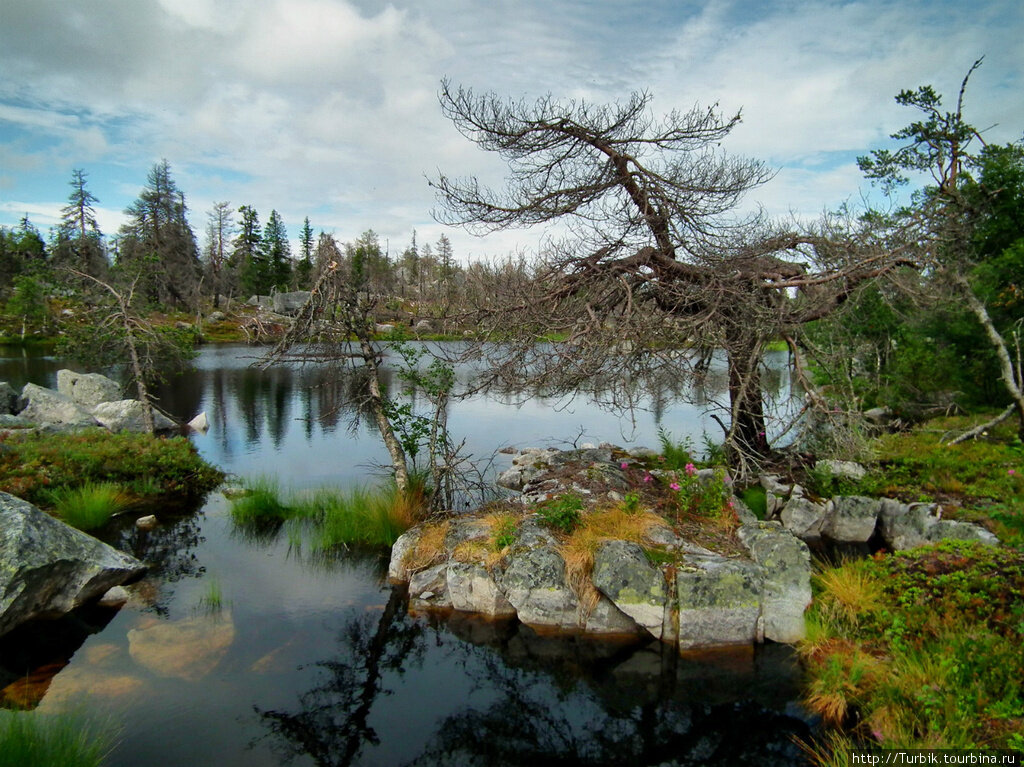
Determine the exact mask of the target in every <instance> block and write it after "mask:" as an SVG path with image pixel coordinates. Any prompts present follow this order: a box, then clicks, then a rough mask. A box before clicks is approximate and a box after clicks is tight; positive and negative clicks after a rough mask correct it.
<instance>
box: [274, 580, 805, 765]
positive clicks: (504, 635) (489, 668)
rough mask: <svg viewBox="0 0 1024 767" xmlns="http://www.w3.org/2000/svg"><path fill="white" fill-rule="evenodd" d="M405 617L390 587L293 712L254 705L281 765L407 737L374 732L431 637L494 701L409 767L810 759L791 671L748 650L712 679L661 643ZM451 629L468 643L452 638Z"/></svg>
mask: <svg viewBox="0 0 1024 767" xmlns="http://www.w3.org/2000/svg"><path fill="white" fill-rule="evenodd" d="M404 613H405V610H404V607H403V600H402V598H401V597H400V595H399V593H398V592H397V591H396V592H393V593H392V595H391V598H390V600H389V601H388V604H387V606H386V607H385V609H384V612H383V613H382V614H381V615H380V617H379V619H378V620H377V621H376V623H375V624H374V623H373V622H372V621H371V620H370V619H368V618H366V617H365V616H364V617H355V618H353V619H352V620H351V621H350V623H349V624H348V625H347V626H346V627H345V628H344V629H343V631H342V632H341V634H340V638H339V648H338V652H337V655H336V658H335V659H332V660H330V661H324V662H321V663H318V664H317V666H318V667H320V668H321V669H324V670H325V671H326V672H327V677H326V679H325V680H323V681H322V682H321V683H320V684H318V685H317V686H316V687H314V688H313V689H311V690H310V691H308V692H306V693H303V694H302V695H301V696H300V697H299V710H298V711H295V712H286V711H280V710H277V711H260V710H258V709H257V712H258V713H259V715H260V717H261V719H262V720H263V723H264V725H266V727H267V728H268V729H269V731H270V733H271V734H272V735H273V736H275V738H276V739H277V741H278V743H277V745H278V748H279V749H280V751H281V754H282V756H284V757H285V758H286V759H289V760H290V759H293V758H296V757H299V756H301V755H308V756H309V757H311V758H312V760H313V762H314V763H315V764H317V765H321V766H323V765H330V766H331V767H338V766H340V765H350V764H357V763H359V762H360V759H361V758H364V757H365V758H366V759H367V761H372V755H369V754H365V753H364V749H365V748H366V747H367V746H375V745H378V744H379V743H380V741H381V739H382V738H384V737H392V738H398V737H401V735H400V733H396V732H389V733H378V732H376V731H374V729H373V728H372V727H371V726H370V724H369V723H368V722H369V717H370V715H371V711H372V709H373V708H374V706H375V705H384V704H383V703H381V702H380V700H379V696H381V695H382V694H384V695H387V694H388V693H390V692H399V693H400V690H397V689H396V690H389V689H388V687H387V685H386V683H385V679H386V677H389V678H390V679H391V680H394V677H393V676H389V675H393V674H398V673H401V672H402V671H403V670H405V669H408V668H409V667H410V666H411V665H412V664H413V663H414V662H417V661H422V658H423V655H422V653H424V652H425V644H426V643H427V642H428V641H430V637H431V636H433V639H434V641H432V642H431V644H436V645H437V646H438V647H443V646H445V645H447V647H448V648H449V649H448V653H449V657H448V658H447V659H446V660H445V661H444V665H445V666H446V667H451V668H453V669H455V668H459V669H460V672H459V673H463V672H462V671H461V670H462V669H465V672H464V673H467V674H468V675H469V677H470V679H471V681H472V682H473V686H474V688H475V689H476V690H478V691H480V692H481V693H483V694H482V696H480V697H479V698H478V699H480V700H484V701H486V702H485V703H482V704H480V705H472V704H467V705H466V706H465V708H463V709H461V710H458V711H455V712H454V713H452V714H450V715H448V716H447V717H445V718H444V719H442V720H441V721H440V723H439V724H438V726H437V728H436V729H435V731H434V734H433V735H432V736H431V738H430V739H429V741H427V742H426V743H424V744H423V750H422V752H421V753H420V754H419V756H417V757H416V758H414V759H413V760H412V761H410V762H409V763H408V764H409V765H415V767H427V766H428V765H429V766H438V765H459V767H462V766H463V765H523V764H529V765H537V766H538V767H539V766H541V765H604V764H616V765H619V764H626V765H661V764H665V765H723V766H724V765H730V767H731V765H736V764H759V765H766V766H767V767H783V766H787V767H788V766H790V765H798V764H804V761H803V759H802V757H801V755H800V752H799V749H798V748H797V747H796V746H795V745H794V744H793V743H792V741H791V736H792V735H794V734H796V735H800V736H804V737H806V735H807V734H808V733H807V727H806V726H805V725H804V724H803V723H802V722H800V721H799V720H797V719H793V718H791V717H788V716H786V715H784V714H782V713H779V709H781V708H782V707H783V704H784V703H785V702H786V701H787V700H789V699H791V698H792V697H795V694H796V689H795V680H794V677H793V676H792V674H790V673H789V669H788V667H787V668H786V669H785V670H782V671H779V672H777V673H774V674H773V672H772V670H771V669H769V670H768V671H762V672H760V673H759V674H758V675H754V665H755V661H754V656H753V655H747V656H741V657H743V658H745V659H746V664H747V665H746V666H743V667H742V668H741V669H739V670H738V671H737V670H736V669H733V670H726V671H719V672H716V673H718V675H719V676H718V677H715V673H712V672H708V671H707V670H706V669H705V668H704V666H703V665H701V664H693V665H692V666H691V667H690V668H689V669H683V668H680V669H677V668H675V664H674V663H668V664H665V663H663V658H662V657H661V655H662V654H661V652H660V651H659V649H658V648H657V646H655V649H653V650H652V649H651V648H647V649H646V650H640V651H638V652H636V651H634V648H628V647H624V646H621V645H615V644H612V643H607V642H595V641H589V640H580V639H576V640H559V639H551V638H543V637H538V636H537V635H535V634H534V633H533V632H532V631H530V630H529V629H527V628H525V627H522V626H520V625H518V624H515V623H511V624H508V623H506V624H483V623H480V622H470V621H467V622H465V623H464V624H463V625H461V626H459V625H457V620H456V625H453V624H452V623H443V622H437V621H435V622H434V623H435V625H434V627H433V628H432V629H430V630H429V631H428V630H427V629H426V627H424V626H423V625H422V624H421V623H417V622H412V621H410V620H408V619H406V618H405V614H404ZM449 628H452V629H453V630H454V631H455V632H456V633H458V634H459V635H462V636H464V637H467V638H469V639H470V640H471V641H466V640H463V639H457V640H456V641H454V642H451V641H449V642H445V641H444V640H443V635H444V634H445V633H449V632H448V629H449ZM669 652H671V650H669ZM674 657H675V656H674V655H673V658H674ZM711 665H714V664H711ZM782 665H785V664H781V665H780V668H781V666H782ZM741 666H742V664H741ZM695 669H696V670H695ZM392 684H393V682H392ZM765 701H769V702H770V704H771V705H765V703H764V702H765ZM429 704H430V701H424V705H429ZM379 716H380V712H379V711H378V717H379ZM383 718H384V719H385V720H386V719H387V717H383Z"/></svg>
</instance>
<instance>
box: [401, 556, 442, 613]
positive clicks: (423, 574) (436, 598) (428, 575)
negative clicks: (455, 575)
mask: <svg viewBox="0 0 1024 767" xmlns="http://www.w3.org/2000/svg"><path fill="white" fill-rule="evenodd" d="M409 600H410V601H411V603H412V605H413V607H451V606H452V600H451V598H450V597H449V596H448V564H447V563H442V564H439V565H434V566H433V567H428V568H427V569H426V570H420V571H419V572H418V573H414V574H413V576H412V578H410V579H409Z"/></svg>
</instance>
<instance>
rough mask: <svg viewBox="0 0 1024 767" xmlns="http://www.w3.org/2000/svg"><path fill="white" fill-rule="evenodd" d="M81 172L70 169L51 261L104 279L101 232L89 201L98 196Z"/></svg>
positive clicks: (104, 268)
mask: <svg viewBox="0 0 1024 767" xmlns="http://www.w3.org/2000/svg"><path fill="white" fill-rule="evenodd" d="M85 181H86V175H85V173H84V172H83V171H82V170H80V169H78V168H75V169H74V170H73V171H72V172H71V181H70V182H68V183H69V185H70V187H71V194H69V195H68V204H67V205H66V206H65V207H64V209H63V210H62V211H61V222H60V226H59V227H58V228H57V241H56V245H55V247H54V249H53V263H54V265H56V266H61V267H67V268H70V269H75V270H77V271H80V272H84V273H85V274H88V275H90V276H92V277H98V278H100V279H104V278H105V277H106V274H107V269H108V267H109V264H108V263H107V254H106V247H105V246H104V243H103V234H102V233H101V232H100V228H99V224H97V222H96V210H95V208H94V207H93V203H96V202H99V200H98V199H96V197H95V196H94V195H93V194H92V193H91V192H90V191H89V190H88V189H86V186H85Z"/></svg>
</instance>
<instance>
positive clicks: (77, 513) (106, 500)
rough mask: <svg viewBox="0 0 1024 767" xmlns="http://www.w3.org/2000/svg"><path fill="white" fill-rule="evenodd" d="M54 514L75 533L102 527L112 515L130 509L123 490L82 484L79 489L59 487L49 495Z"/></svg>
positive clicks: (99, 483) (111, 485)
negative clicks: (74, 530) (75, 529)
mask: <svg viewBox="0 0 1024 767" xmlns="http://www.w3.org/2000/svg"><path fill="white" fill-rule="evenodd" d="M48 497H49V505H51V506H52V507H53V511H54V514H56V515H57V516H58V517H59V518H60V519H62V520H64V521H65V522H67V523H68V524H69V525H71V526H72V527H77V528H78V529H79V530H94V529H96V528H97V527H102V526H103V525H105V524H106V523H107V522H109V521H110V518H111V517H113V516H114V515H115V514H120V513H121V512H123V511H126V510H127V509H128V508H129V507H130V506H131V498H130V497H129V496H128V494H127V493H126V492H125V490H124V488H123V487H121V486H120V485H117V484H115V483H113V482H86V483H85V484H84V485H80V486H79V487H60V488H57V489H56V490H52V491H50V493H49V496H48Z"/></svg>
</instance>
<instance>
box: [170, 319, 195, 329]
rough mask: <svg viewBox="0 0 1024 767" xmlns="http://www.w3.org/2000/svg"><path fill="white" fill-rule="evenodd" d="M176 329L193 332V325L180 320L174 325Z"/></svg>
mask: <svg viewBox="0 0 1024 767" xmlns="http://www.w3.org/2000/svg"><path fill="white" fill-rule="evenodd" d="M174 327H175V328H177V329H178V330H192V323H191V322H185V321H184V320H178V321H177V322H175V323H174Z"/></svg>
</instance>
